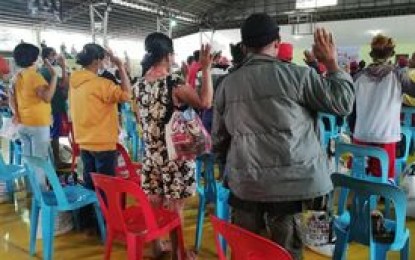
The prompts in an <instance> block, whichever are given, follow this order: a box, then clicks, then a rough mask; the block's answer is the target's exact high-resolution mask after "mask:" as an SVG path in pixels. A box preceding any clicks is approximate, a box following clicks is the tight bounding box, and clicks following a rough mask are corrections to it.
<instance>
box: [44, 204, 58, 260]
mask: <svg viewBox="0 0 415 260" xmlns="http://www.w3.org/2000/svg"><path fill="white" fill-rule="evenodd" d="M55 214H56V212H55V209H54V208H53V207H42V240H43V259H44V260H52V259H53V241H54V232H55Z"/></svg>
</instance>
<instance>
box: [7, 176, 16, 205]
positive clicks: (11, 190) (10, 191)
mask: <svg viewBox="0 0 415 260" xmlns="http://www.w3.org/2000/svg"><path fill="white" fill-rule="evenodd" d="M6 189H7V193H8V194H9V199H10V201H11V202H13V203H14V180H8V181H6Z"/></svg>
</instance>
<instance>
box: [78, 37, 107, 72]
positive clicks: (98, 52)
mask: <svg viewBox="0 0 415 260" xmlns="http://www.w3.org/2000/svg"><path fill="white" fill-rule="evenodd" d="M106 53H107V52H106V51H105V49H104V48H103V47H102V46H101V45H99V44H96V43H88V44H85V45H84V48H83V49H82V51H81V52H80V53H78V54H77V56H76V63H77V64H79V65H81V66H82V67H86V66H89V65H91V64H92V62H94V60H103V59H104V58H105V55H106Z"/></svg>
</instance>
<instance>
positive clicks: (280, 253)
mask: <svg viewBox="0 0 415 260" xmlns="http://www.w3.org/2000/svg"><path fill="white" fill-rule="evenodd" d="M210 220H211V222H212V224H213V230H214V232H215V241H216V249H217V250H218V259H219V260H226V256H225V253H224V252H223V250H222V247H221V244H220V241H219V236H222V237H223V238H224V239H225V240H226V241H227V242H228V244H229V246H230V248H231V251H232V259H235V260H236V259H237V260H265V259H276V260H292V257H291V255H290V253H288V252H287V250H285V249H284V248H282V247H281V246H279V245H277V244H275V243H274V242H272V241H269V240H267V239H265V238H263V237H260V236H258V235H256V234H254V233H251V232H249V231H247V230H244V229H241V228H239V227H237V226H235V225H232V224H230V223H228V222H226V221H223V220H220V219H218V218H216V217H214V216H210Z"/></svg>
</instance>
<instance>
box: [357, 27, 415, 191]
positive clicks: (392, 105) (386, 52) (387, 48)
mask: <svg viewBox="0 0 415 260" xmlns="http://www.w3.org/2000/svg"><path fill="white" fill-rule="evenodd" d="M394 54H395V42H394V40H393V39H392V38H389V37H387V36H384V35H377V36H375V37H374V38H373V39H372V43H371V52H370V56H371V57H372V59H373V63H372V64H370V65H369V66H368V67H367V68H365V69H363V70H362V71H361V72H360V73H359V74H358V75H356V79H355V87H356V104H355V105H356V124H355V127H354V131H353V141H354V143H356V144H362V145H371V146H377V147H381V148H383V149H384V150H385V151H386V152H387V153H388V157H389V170H388V179H389V180H390V182H391V183H394V179H395V158H396V143H397V142H399V140H400V139H401V125H400V112H401V106H402V94H405V93H406V94H409V95H410V96H414V95H415V83H414V82H412V81H411V80H410V79H409V77H408V73H407V72H406V71H404V70H401V69H399V68H396V67H395V66H393V65H391V64H390V63H389V61H390V58H392V57H393V55H394ZM368 164H369V169H368V170H369V172H370V173H371V174H373V175H374V176H380V174H381V170H380V163H379V161H378V160H376V159H370V160H369V162H368Z"/></svg>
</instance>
